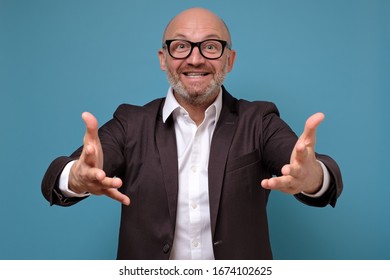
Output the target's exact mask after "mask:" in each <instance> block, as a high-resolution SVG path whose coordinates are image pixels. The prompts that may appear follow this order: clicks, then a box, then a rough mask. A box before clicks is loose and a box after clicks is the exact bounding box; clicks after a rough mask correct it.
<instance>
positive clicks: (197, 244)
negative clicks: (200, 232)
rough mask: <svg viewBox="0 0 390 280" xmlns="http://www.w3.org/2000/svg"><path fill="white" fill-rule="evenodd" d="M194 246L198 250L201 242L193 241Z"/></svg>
mask: <svg viewBox="0 0 390 280" xmlns="http://www.w3.org/2000/svg"><path fill="white" fill-rule="evenodd" d="M192 246H194V247H195V248H197V247H198V246H199V242H198V241H197V240H194V241H192Z"/></svg>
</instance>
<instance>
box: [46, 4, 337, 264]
mask: <svg viewBox="0 0 390 280" xmlns="http://www.w3.org/2000/svg"><path fill="white" fill-rule="evenodd" d="M158 57H159V60H160V66H161V69H162V70H164V71H166V72H167V75H168V79H169V82H170V84H171V87H170V88H169V91H168V94H167V96H166V98H161V99H157V100H154V101H152V102H150V103H149V104H147V105H145V106H143V107H138V106H132V105H121V106H119V107H118V109H117V110H116V112H115V114H114V118H113V119H112V120H110V121H109V122H107V123H106V124H105V125H103V126H102V127H101V128H100V129H98V123H97V120H96V119H95V117H94V116H93V115H92V114H90V113H83V115H82V118H83V120H84V122H85V124H86V133H85V137H84V145H83V146H82V147H81V148H79V149H78V150H77V151H76V152H75V153H73V154H72V155H71V156H70V157H59V158H57V159H56V160H54V161H53V162H52V164H51V165H50V167H49V169H48V170H47V172H46V174H45V177H44V179H43V182H42V192H43V194H44V196H45V197H46V199H47V200H48V201H49V202H50V203H51V204H58V205H62V206H69V205H72V204H74V203H77V202H79V201H80V200H82V199H84V198H85V197H87V196H88V195H91V194H94V195H107V196H109V197H111V198H113V199H115V200H117V201H119V202H121V203H122V215H121V225H120V236H119V245H118V256H117V257H118V259H271V258H272V252H271V247H270V242H269V236H268V225H267V214H266V205H267V200H268V196H269V193H270V190H280V191H283V192H286V193H290V194H294V195H295V197H296V198H297V199H299V200H301V201H302V202H304V203H306V204H308V205H313V206H321V207H323V206H326V205H328V204H331V205H332V206H335V203H336V200H337V198H338V196H339V195H340V193H341V190H342V180H341V174H340V171H339V168H338V166H337V164H336V163H335V162H334V161H333V160H332V159H331V158H329V157H327V156H324V155H319V154H316V153H315V151H314V145H315V137H316V128H317V126H318V125H319V124H320V122H321V121H322V120H323V118H324V116H323V114H321V113H317V114H315V115H313V116H311V117H310V118H309V119H308V120H307V122H306V125H305V129H304V132H303V134H302V135H301V137H300V138H299V139H297V137H296V135H295V134H294V133H293V132H292V131H291V129H290V128H289V127H288V126H287V125H286V124H285V123H284V122H283V121H282V120H281V119H280V118H279V113H278V111H277V109H276V107H275V106H274V105H273V104H272V103H268V102H248V101H245V100H237V99H235V98H234V97H232V96H231V95H230V94H229V93H228V92H227V90H226V89H225V88H224V87H223V86H222V83H223V81H224V79H225V76H226V74H227V73H228V72H230V71H231V70H232V68H233V65H234V61H235V57H236V53H235V51H234V50H232V48H231V38H230V34H229V30H228V28H227V26H226V25H225V23H224V22H223V21H222V20H221V19H220V18H219V17H218V16H216V15H215V14H213V13H211V12H210V11H208V10H205V9H201V8H192V9H189V10H186V11H184V12H182V13H180V14H179V15H177V16H176V17H174V18H173V19H172V20H171V22H170V23H169V24H168V26H167V27H166V29H165V32H164V36H163V46H162V49H160V50H159V52H158ZM273 175H277V176H278V177H275V176H273ZM130 198H131V203H130Z"/></svg>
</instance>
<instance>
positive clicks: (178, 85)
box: [167, 61, 227, 106]
mask: <svg viewBox="0 0 390 280" xmlns="http://www.w3.org/2000/svg"><path fill="white" fill-rule="evenodd" d="M226 69H227V61H226V65H225V67H224V71H223V72H222V73H217V74H216V75H215V77H214V79H213V80H212V81H211V82H210V84H209V85H208V86H207V87H206V89H205V90H204V91H202V92H199V91H196V90H194V91H193V92H189V91H188V90H187V89H186V88H185V86H184V85H183V83H182V82H181V81H180V79H179V77H178V76H177V75H176V74H175V73H172V72H171V71H169V70H168V71H167V76H168V81H169V83H170V84H171V87H172V89H173V91H174V92H175V93H176V94H178V95H180V97H182V98H183V99H184V100H185V101H186V102H188V103H189V104H191V105H193V106H199V105H205V104H207V103H209V102H210V99H214V98H215V95H216V93H218V92H219V88H220V87H221V86H222V84H223V81H224V80H225V78H226V74H227V70H226Z"/></svg>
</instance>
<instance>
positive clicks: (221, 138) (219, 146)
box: [208, 88, 237, 236]
mask: <svg viewBox="0 0 390 280" xmlns="http://www.w3.org/2000/svg"><path fill="white" fill-rule="evenodd" d="M222 102H223V106H222V111H221V115H220V118H219V121H218V124H217V127H216V128H215V131H214V134H213V139H212V142H211V148H210V158H209V171H208V172H209V174H208V176H209V200H210V219H211V230H212V235H213V236H214V233H215V227H216V222H217V217H218V209H219V202H220V199H221V192H222V185H223V178H224V173H225V167H226V162H227V157H228V154H229V149H230V145H231V142H232V139H233V136H234V132H235V130H236V126H237V114H236V113H235V103H236V102H235V99H234V98H233V97H232V96H231V95H230V94H229V93H227V91H226V90H225V89H224V88H223V100H222Z"/></svg>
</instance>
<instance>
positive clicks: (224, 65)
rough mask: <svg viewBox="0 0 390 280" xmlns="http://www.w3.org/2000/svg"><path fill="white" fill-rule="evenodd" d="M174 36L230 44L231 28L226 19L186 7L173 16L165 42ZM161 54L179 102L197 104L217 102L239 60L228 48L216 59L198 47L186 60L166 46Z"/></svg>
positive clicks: (162, 63) (167, 29)
mask: <svg viewBox="0 0 390 280" xmlns="http://www.w3.org/2000/svg"><path fill="white" fill-rule="evenodd" d="M170 39H183V40H188V41H191V42H200V41H203V40H206V39H219V40H225V41H227V42H228V43H230V35H229V31H228V30H227V28H226V26H225V24H224V23H223V21H222V20H221V19H220V18H219V17H217V16H216V15H215V14H213V13H211V12H210V11H208V10H205V9H201V8H193V9H189V10H186V11H184V12H182V13H181V14H179V15H177V16H176V17H175V18H173V20H172V21H171V22H170V23H169V24H168V26H167V28H166V30H165V33H164V38H163V41H164V42H165V40H170ZM158 54H159V59H160V66H161V69H162V70H164V71H166V72H167V76H168V80H169V82H170V84H171V86H172V88H173V91H174V94H175V97H176V99H177V100H178V102H179V103H181V104H182V105H185V104H190V105H193V106H199V105H202V106H203V105H209V104H211V103H212V102H213V101H214V99H215V98H216V96H217V95H218V93H219V89H220V86H221V85H222V83H223V81H224V79H225V77H226V74H227V73H228V72H230V71H231V70H232V68H233V64H234V59H235V52H234V51H232V50H229V49H228V48H226V49H225V50H224V53H223V55H222V56H221V57H220V58H218V59H215V60H209V59H207V58H205V57H203V56H202V55H201V53H200V52H199V49H198V48H197V47H195V48H194V49H193V50H192V53H191V55H190V56H189V57H188V58H186V59H175V58H172V57H171V56H170V55H169V54H168V51H167V49H166V48H164V49H161V50H160V51H159V53H158ZM183 103H184V104H183Z"/></svg>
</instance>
